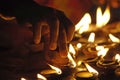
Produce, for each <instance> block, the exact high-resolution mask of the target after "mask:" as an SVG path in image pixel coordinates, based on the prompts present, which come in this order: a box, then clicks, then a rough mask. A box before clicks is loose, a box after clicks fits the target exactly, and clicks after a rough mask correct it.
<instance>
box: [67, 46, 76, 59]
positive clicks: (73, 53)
mask: <svg viewBox="0 0 120 80" xmlns="http://www.w3.org/2000/svg"><path fill="white" fill-rule="evenodd" d="M69 52H70V53H71V54H72V55H73V56H74V57H75V54H76V52H75V49H74V47H73V45H72V44H70V45H69Z"/></svg>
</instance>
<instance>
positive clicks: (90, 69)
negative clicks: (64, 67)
mask: <svg viewBox="0 0 120 80" xmlns="http://www.w3.org/2000/svg"><path fill="white" fill-rule="evenodd" d="M85 66H86V68H87V69H88V71H89V72H90V73H93V74H97V75H98V71H96V70H95V69H93V68H92V67H91V66H90V65H88V64H87V63H85Z"/></svg>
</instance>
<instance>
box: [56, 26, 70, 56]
mask: <svg viewBox="0 0 120 80" xmlns="http://www.w3.org/2000/svg"><path fill="white" fill-rule="evenodd" d="M58 47H59V53H60V56H61V57H62V58H66V57H67V52H68V50H67V38H66V32H65V29H64V27H63V26H60V32H59V40H58Z"/></svg>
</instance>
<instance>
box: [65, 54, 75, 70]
mask: <svg viewBox="0 0 120 80" xmlns="http://www.w3.org/2000/svg"><path fill="white" fill-rule="evenodd" d="M67 57H68V59H69V61H70V64H71V65H70V66H71V67H72V68H75V67H76V62H75V61H74V59H73V58H72V56H71V54H70V53H69V52H68V55H67Z"/></svg>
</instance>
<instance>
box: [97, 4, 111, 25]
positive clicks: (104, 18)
mask: <svg viewBox="0 0 120 80" xmlns="http://www.w3.org/2000/svg"><path fill="white" fill-rule="evenodd" d="M96 16H97V19H96V25H97V27H102V26H104V25H106V24H107V23H108V22H109V20H110V9H109V7H108V6H107V8H106V9H105V12H104V14H103V15H102V10H101V8H100V7H98V8H97V14H96Z"/></svg>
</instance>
